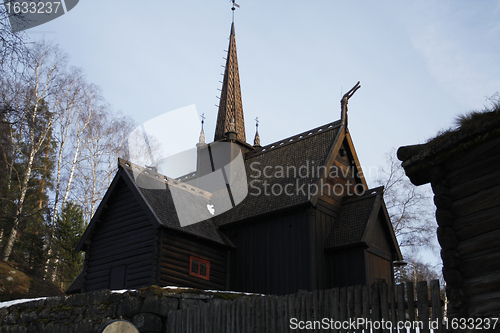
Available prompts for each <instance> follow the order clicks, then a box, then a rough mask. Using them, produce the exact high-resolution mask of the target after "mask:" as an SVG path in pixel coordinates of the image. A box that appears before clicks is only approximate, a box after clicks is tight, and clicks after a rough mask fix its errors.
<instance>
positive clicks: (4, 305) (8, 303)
mask: <svg viewBox="0 0 500 333" xmlns="http://www.w3.org/2000/svg"><path fill="white" fill-rule="evenodd" d="M163 289H192V288H188V287H177V286H167V287H163ZM127 291H136V290H135V289H122V290H112V292H113V293H116V294H123V293H126V292H127ZM204 291H205V292H209V293H224V294H241V295H261V296H263V294H254V293H244V292H239V291H226V290H204ZM46 298H47V297H39V298H24V299H15V300H12V301H6V302H0V308H8V307H9V306H12V305H14V304H21V303H27V302H32V301H38V300H41V299H46Z"/></svg>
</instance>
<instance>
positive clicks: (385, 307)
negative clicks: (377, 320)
mask: <svg viewBox="0 0 500 333" xmlns="http://www.w3.org/2000/svg"><path fill="white" fill-rule="evenodd" d="M379 286H380V310H381V311H380V312H381V315H382V320H383V321H384V325H385V323H386V322H387V321H389V295H388V294H389V293H388V290H387V288H388V285H387V283H386V282H385V281H384V282H381V283H380V285H379ZM383 332H385V333H389V330H388V329H384V330H383Z"/></svg>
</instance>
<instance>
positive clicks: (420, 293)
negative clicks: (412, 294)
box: [417, 281, 429, 333]
mask: <svg viewBox="0 0 500 333" xmlns="http://www.w3.org/2000/svg"><path fill="white" fill-rule="evenodd" d="M427 293H428V290H427V281H420V282H417V306H418V319H419V320H420V321H422V322H423V324H424V329H423V330H421V332H423V333H429V297H428V296H427Z"/></svg>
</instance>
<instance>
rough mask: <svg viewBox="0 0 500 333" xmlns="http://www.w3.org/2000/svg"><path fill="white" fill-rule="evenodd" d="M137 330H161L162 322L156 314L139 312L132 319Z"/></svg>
mask: <svg viewBox="0 0 500 333" xmlns="http://www.w3.org/2000/svg"><path fill="white" fill-rule="evenodd" d="M132 322H133V323H134V325H135V326H136V327H137V329H138V330H139V332H141V333H143V332H158V333H161V332H162V331H163V323H162V321H161V319H160V318H159V317H158V316H155V315H154V314H151V313H139V314H137V315H135V316H134V319H133V320H132Z"/></svg>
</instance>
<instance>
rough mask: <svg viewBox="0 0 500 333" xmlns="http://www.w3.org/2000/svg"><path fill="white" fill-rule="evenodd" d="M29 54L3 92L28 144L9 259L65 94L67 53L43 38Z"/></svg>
mask: <svg viewBox="0 0 500 333" xmlns="http://www.w3.org/2000/svg"><path fill="white" fill-rule="evenodd" d="M29 58H30V61H29V67H28V68H27V73H26V75H24V76H22V77H21V78H18V77H17V78H16V77H12V78H10V80H9V81H8V82H6V83H7V86H8V87H9V88H10V90H11V91H10V93H7V94H5V95H3V96H4V97H5V98H6V99H5V100H4V101H3V104H4V106H5V107H6V108H7V109H9V110H10V111H12V112H10V117H11V119H10V121H9V123H10V124H12V128H13V137H15V138H16V141H17V142H23V143H24V145H25V146H26V147H27V148H26V150H27V153H26V155H27V159H26V161H25V163H24V166H23V174H18V175H17V176H18V177H19V180H20V181H19V185H18V186H19V191H18V193H19V197H18V198H16V200H15V202H16V213H15V216H14V220H13V224H12V227H11V231H10V235H9V238H8V240H7V243H6V245H5V248H4V250H3V254H2V260H5V261H6V260H8V259H9V257H10V254H11V252H12V248H13V246H14V243H15V240H16V238H17V233H18V228H19V223H20V220H21V217H22V214H23V209H24V202H25V199H26V193H27V190H28V183H29V180H30V178H31V176H32V171H33V164H34V161H35V156H36V155H37V154H38V153H39V152H40V151H41V149H42V145H43V144H44V142H45V140H46V139H47V137H48V135H49V133H50V132H51V130H52V127H53V125H54V122H55V121H56V119H57V116H58V113H57V108H58V105H59V102H60V101H61V97H62V93H61V90H60V83H61V80H60V79H61V70H62V69H63V68H64V66H65V64H66V58H65V55H64V54H62V53H61V52H60V51H59V50H58V49H57V47H55V46H53V45H50V44H47V43H43V42H42V43H38V44H36V45H35V46H34V47H33V48H31V49H30V52H29ZM41 117H44V121H41Z"/></svg>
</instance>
